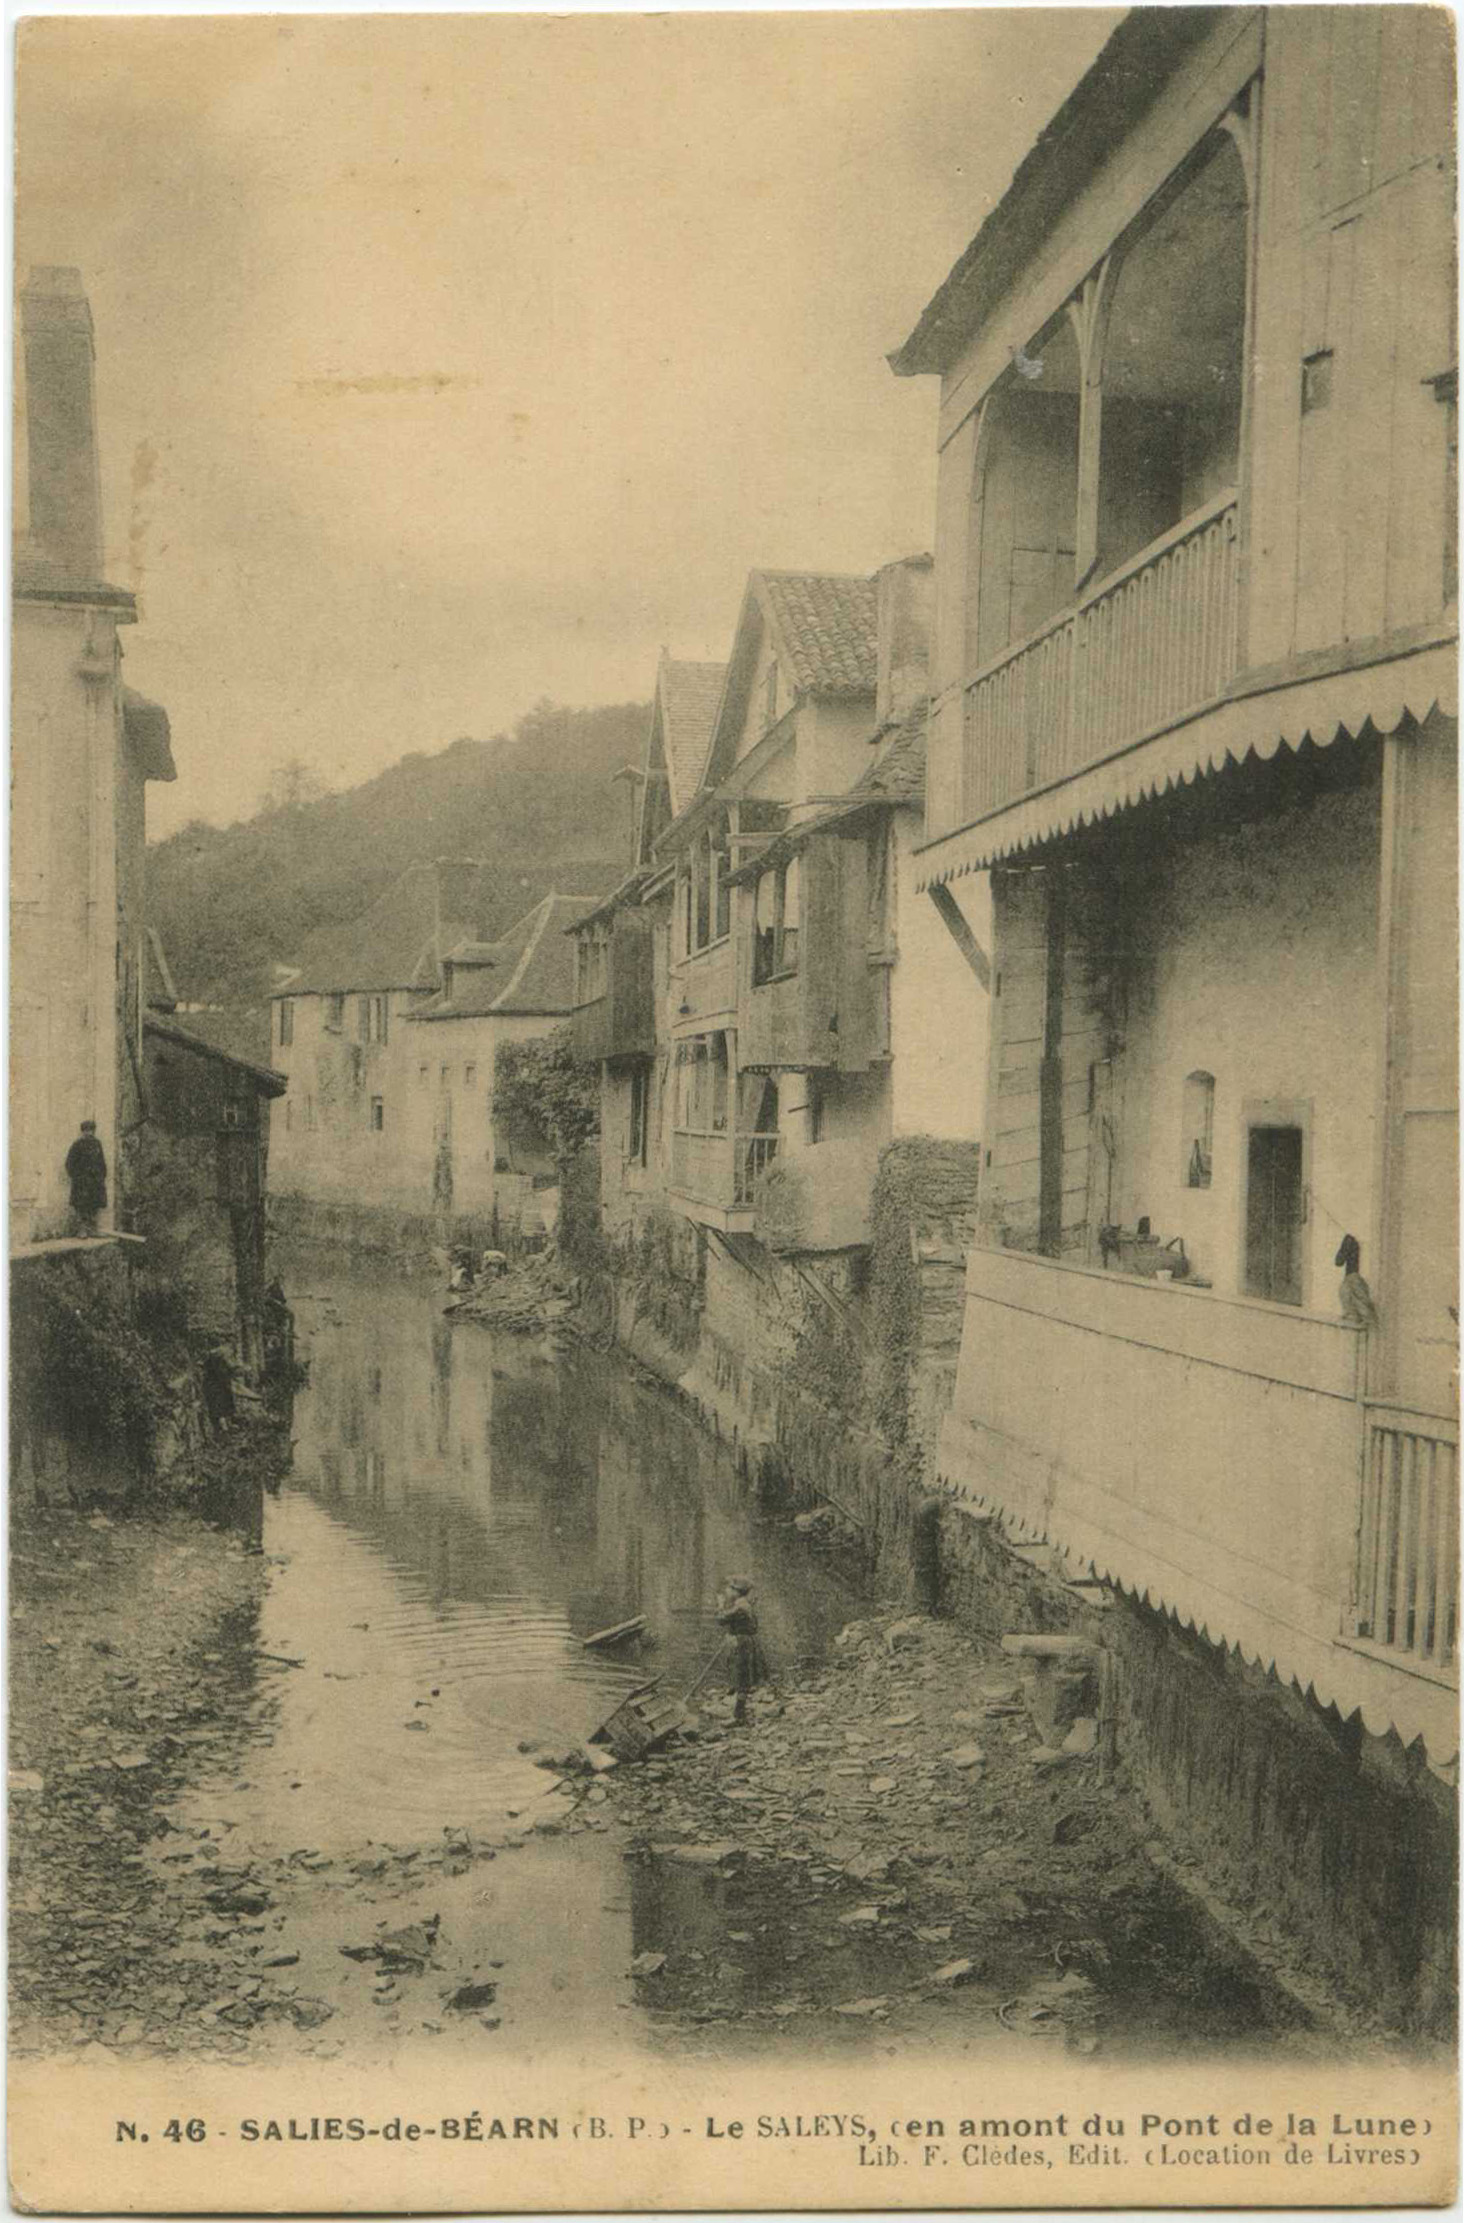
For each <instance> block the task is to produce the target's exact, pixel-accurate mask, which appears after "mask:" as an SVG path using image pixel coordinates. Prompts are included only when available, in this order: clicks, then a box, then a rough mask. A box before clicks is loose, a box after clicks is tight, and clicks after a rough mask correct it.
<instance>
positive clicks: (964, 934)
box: [925, 882, 991, 993]
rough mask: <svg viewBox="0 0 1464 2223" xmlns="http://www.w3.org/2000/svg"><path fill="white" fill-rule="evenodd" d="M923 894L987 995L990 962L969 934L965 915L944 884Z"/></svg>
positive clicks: (970, 933) (972, 935)
mask: <svg viewBox="0 0 1464 2223" xmlns="http://www.w3.org/2000/svg"><path fill="white" fill-rule="evenodd" d="M925 892H926V894H927V895H928V896H929V897H930V900H931V902H932V903H933V904H934V905H935V908H936V910H937V911H938V912H939V914H940V916H941V918H942V919H944V921H945V923H946V926H947V928H948V929H949V931H950V936H951V939H952V941H953V942H954V943H955V945H956V947H957V949H958V950H959V951H960V953H961V955H962V956H963V957H964V958H965V960H966V963H967V964H968V965H969V966H970V968H971V970H972V972H973V973H974V974H975V975H976V978H977V979H978V980H979V981H980V983H981V985H982V987H983V988H985V989H986V990H987V991H988V993H989V992H990V989H991V961H990V959H989V958H988V957H987V954H986V952H985V950H984V949H983V948H982V947H981V944H980V943H979V942H978V941H977V939H976V937H975V935H974V934H973V933H972V932H971V929H970V926H969V925H968V923H967V920H966V914H965V912H964V911H963V910H962V909H961V906H960V904H959V903H958V902H957V901H956V899H955V897H954V896H953V895H952V894H951V891H950V889H949V888H948V887H946V886H945V884H944V882H937V883H936V885H935V886H934V887H930V888H927V889H926V891H925Z"/></svg>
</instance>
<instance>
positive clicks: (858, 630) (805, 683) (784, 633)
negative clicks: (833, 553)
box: [757, 571, 878, 695]
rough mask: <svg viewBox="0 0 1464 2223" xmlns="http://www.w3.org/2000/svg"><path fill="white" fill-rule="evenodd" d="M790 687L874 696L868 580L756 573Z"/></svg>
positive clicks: (873, 626) (873, 638) (872, 618)
mask: <svg viewBox="0 0 1464 2223" xmlns="http://www.w3.org/2000/svg"><path fill="white" fill-rule="evenodd" d="M757 576H758V578H759V580H760V581H761V583H762V589H763V592H764V594H765V596H766V598H767V603H768V608H769V610H770V613H771V615H772V620H773V625H774V628H775V630H776V632H777V635H778V639H779V645H780V647H781V649H782V651H783V654H784V655H785V656H786V658H787V659H788V661H789V663H790V664H791V666H792V670H791V672H790V674H789V676H790V678H791V679H792V681H793V684H794V686H795V687H798V688H805V687H806V688H810V689H812V690H814V691H815V692H817V693H820V694H841V695H866V694H873V692H874V686H875V674H876V665H877V658H878V635H877V625H876V614H875V583H874V581H873V579H857V578H847V577H844V576H843V575H842V574H838V573H831V572H820V571H760V572H759V573H758V574H757Z"/></svg>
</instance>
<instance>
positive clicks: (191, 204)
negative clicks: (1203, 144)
mask: <svg viewBox="0 0 1464 2223" xmlns="http://www.w3.org/2000/svg"><path fill="white" fill-rule="evenodd" d="M1119 12H1120V11H1117V10H1112V9H1103V10H1099V9H1092V10H1076V11H1074V10H1042V9H1037V8H1022V9H999V8H992V9H984V8H974V9H950V10H944V11H933V10H932V11H924V10H918V11H917V10H910V11H901V10H886V11H875V12H869V13H860V14H854V13H849V14H844V13H831V12H820V13H809V14H801V15H800V14H778V15H767V14H760V15H759V14H749V15H730V14H728V15H708V14H694V13H680V14H678V13H671V14H663V15H657V16H650V15H603V14H602V15H592V16H579V17H573V16H570V17H564V16H560V17H553V18H551V17H537V18H536V17H532V16H502V15H492V14H484V15H472V16H463V15H455V16H444V15H438V16H422V15H419V16H409V15H376V16H372V15H353V16H347V15H336V16H318V15H317V16H293V17H291V16H268V17H265V16H233V17H218V16H215V17H210V18H196V17H195V18H189V17H176V16H175V17H156V16H155V17H144V18H132V19H127V18H117V17H112V18H106V17H101V18H98V17H70V18H54V19H49V20H47V19H36V18H31V19H30V20H29V21H27V22H26V23H25V24H24V25H23V26H22V29H21V33H20V49H19V64H18V72H19V75H18V95H17V183H16V240H17V263H18V268H19V271H20V273H21V275H22V277H23V276H24V273H25V272H26V270H27V269H28V268H29V267H30V265H32V264H35V263H61V264H72V265H75V266H76V267H77V268H78V269H79V270H80V271H81V273H82V279H83V283H84V284H85V287H86V290H87V292H88V294H89V296H90V300H91V305H92V313H93V318H94V321H95V327H96V339H97V390H98V413H99V426H100V437H101V442H102V473H103V503H104V512H105V522H106V538H107V557H108V576H109V578H110V580H111V581H112V583H113V584H116V585H119V586H124V587H129V588H131V589H133V590H134V591H135V592H136V594H137V595H138V597H139V602H140V622H139V624H138V625H137V626H136V627H135V628H134V629H131V630H130V631H129V632H128V633H127V634H126V635H125V636H124V639H125V647H126V659H127V678H128V681H129V683H130V684H132V685H133V686H136V687H139V688H141V689H142V691H143V692H144V693H145V694H148V695H150V696H152V697H153V698H154V699H156V700H158V701H160V702H162V703H164V704H165V705H166V707H167V709H168V712H169V714H170V717H171V720H172V726H173V742H174V754H175V756H176V758H177V762H178V769H179V777H178V781H177V784H176V786H173V787H168V788H158V787H154V788H152V789H151V791H150V798H149V831H150V833H152V834H154V835H159V834H166V833H168V832H170V831H172V830H174V829H175V828H176V827H178V826H180V825H182V824H183V823H185V822H186V821H188V820H190V819H195V818H202V819H206V820H209V821H212V822H215V823H221V824H227V823H229V822H231V821H232V820H234V819H237V818H240V817H245V816H248V815H249V814H250V812H251V811H252V810H253V809H254V808H255V806H256V804H257V802H258V800H259V798H260V796H261V794H262V793H263V791H264V790H265V788H266V786H267V784H268V782H269V779H270V776H271V773H272V772H273V771H274V770H275V769H276V768H277V767H279V766H281V765H283V764H286V763H289V762H294V761H301V762H304V763H305V764H307V765H308V766H310V767H311V768H312V770H314V771H315V772H316V773H317V774H318V775H319V776H320V778H321V779H322V780H323V781H324V782H325V783H326V784H327V785H328V786H331V787H339V786H345V785H349V784H351V783H352V782H353V781H356V780H360V779H364V778H368V777H370V776H371V775H372V774H373V773H376V772H379V771H382V770H384V769H385V768H386V767H387V766H388V765H390V764H392V763H394V762H395V761H396V760H397V759H398V758H399V757H401V756H403V755H404V754H406V753H407V752H408V751H411V750H434V749H437V748H441V747H444V746H446V745H447V744H448V743H449V742H451V741H453V740H454V739H456V738H457V737H458V736H459V735H463V734H471V735H475V736H479V737H483V738H486V737H488V736H490V735H492V734H493V733H496V732H499V731H502V730H504V729H505V728H507V727H508V726H510V725H511V724H512V723H513V721H514V720H515V719H516V718H517V717H518V716H520V715H521V714H522V712H523V711H525V710H526V709H528V708H529V707H530V705H531V704H532V703H534V702H535V701H537V700H538V699H540V698H541V697H543V696H549V697H552V698H553V699H554V700H556V701H558V702H564V703H573V704H581V703H583V704H590V703H600V702H620V701H628V700H644V699H646V698H648V696H649V694H650V691H651V687H652V684H653V681H654V675H655V667H656V659H657V656H658V654H659V651H660V649H661V647H662V646H663V645H664V646H666V647H668V648H669V649H670V651H671V653H672V654H673V655H677V656H689V657H706V658H720V657H723V656H725V655H726V654H727V652H728V649H729V646H730V637H731V632H732V628H733V625H734V623H735V620H736V616H737V610H738V605H739V602H740V599H741V592H742V586H743V582H744V580H745V577H746V574H747V572H748V571H749V569H751V568H752V567H753V566H754V565H759V564H761V565H768V566H773V567H784V568H807V569H821V570H830V571H855V572H869V571H873V570H874V569H875V568H876V567H877V566H878V565H880V564H881V563H884V562H887V561H889V560H890V559H891V558H893V557H895V556H899V555H904V554H908V553H911V552H913V551H914V550H916V549H919V548H924V547H928V546H929V545H930V542H931V534H932V529H933V514H934V469H935V445H934V430H935V404H936V382H935V381H934V380H932V379H912V380H905V379H896V378H895V377H894V376H893V374H892V373H891V371H890V370H889V367H888V365H887V363H886V362H885V360H884V358H885V355H886V353H887V351H888V350H889V349H890V348H892V347H895V346H897V345H898V344H899V342H900V341H901V340H902V339H903V338H904V337H905V336H906V334H907V333H908V331H909V330H910V328H911V326H912V325H913V324H914V322H915V320H916V318H917V317H918V315H919V313H920V311H921V309H922V307H923V306H924V304H925V302H926V300H927V299H928V298H929V296H930V294H931V293H933V292H934V290H935V288H936V287H937V286H938V285H939V283H940V281H941V280H942V278H943V277H944V276H945V274H946V272H947V270H948V269H949V268H950V266H951V264H952V263H953V262H954V261H955V259H956V257H957V256H958V255H959V254H960V253H961V252H962V250H963V249H964V247H965V246H966V244H967V242H968V241H969V239H970V238H971V236H972V235H973V233H974V232H975V231H976V229H977V227H978V226H979V224H980V223H981V221H982V219H983V217H984V216H985V215H986V214H987V212H988V210H989V209H990V208H991V206H992V205H993V203H994V202H995V201H996V200H997V199H998V198H999V197H1000V195H1001V193H1002V191H1003V190H1004V188H1005V186H1006V185H1007V183H1008V182H1009V181H1010V178H1011V175H1012V172H1013V170H1014V169H1015V167H1016V165H1017V163H1018V162H1019V161H1020V160H1021V158H1022V156H1023V154H1024V153H1025V152H1026V151H1027V149H1028V147H1029V146H1030V144H1031V142H1032V139H1033V138H1034V136H1035V134H1036V132H1037V131H1038V130H1039V129H1040V127H1041V126H1042V124H1043V123H1044V122H1046V121H1047V119H1048V117H1049V116H1050V115H1051V114H1052V112H1053V110H1054V109H1055V108H1056V107H1057V105H1058V103H1059V102H1060V101H1061V100H1062V99H1063V98H1064V97H1065V95H1066V94H1067V92H1068V91H1069V90H1070V89H1071V87H1072V85H1073V84H1074V83H1075V82H1076V80H1077V78H1078V77H1079V76H1080V74H1081V73H1082V71H1083V70H1084V69H1085V68H1086V67H1087V65H1088V63H1089V62H1090V61H1091V60H1092V58H1093V56H1094V55H1095V54H1096V52H1097V51H1098V48H1099V47H1100V45H1101V44H1102V42H1103V40H1104V38H1106V36H1107V35H1108V33H1109V31H1110V30H1111V29H1112V27H1113V25H1114V23H1115V22H1116V21H1117V20H1118V16H1119Z"/></svg>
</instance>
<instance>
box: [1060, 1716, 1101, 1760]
mask: <svg viewBox="0 0 1464 2223" xmlns="http://www.w3.org/2000/svg"><path fill="white" fill-rule="evenodd" d="M1062 1749H1063V1751H1064V1752H1070V1753H1072V1754H1074V1755H1075V1756H1076V1757H1077V1758H1079V1759H1086V1758H1087V1757H1088V1754H1089V1753H1090V1752H1096V1751H1097V1749H1098V1723H1097V1721H1096V1720H1095V1719H1094V1717H1093V1715H1092V1714H1079V1716H1078V1718H1077V1720H1076V1721H1075V1722H1074V1723H1073V1725H1072V1727H1071V1729H1069V1731H1068V1733H1067V1735H1066V1736H1065V1737H1064V1738H1063V1740H1062Z"/></svg>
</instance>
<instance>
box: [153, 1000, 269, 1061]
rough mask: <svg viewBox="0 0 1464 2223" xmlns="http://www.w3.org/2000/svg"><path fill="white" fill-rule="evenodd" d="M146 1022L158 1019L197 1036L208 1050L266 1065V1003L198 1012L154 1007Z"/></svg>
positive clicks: (222, 1007) (222, 1005)
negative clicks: (220, 1051) (219, 1051)
mask: <svg viewBox="0 0 1464 2223" xmlns="http://www.w3.org/2000/svg"><path fill="white" fill-rule="evenodd" d="M148 1018H149V1019H150V1020H151V1019H161V1020H163V1021H164V1022H165V1023H166V1024H167V1025H168V1026H170V1027H180V1028H181V1029H182V1030H183V1032H184V1033H185V1034H190V1035H197V1036H198V1038H199V1040H200V1041H202V1042H207V1043H208V1044H209V1045H210V1047H211V1048H213V1049H215V1050H222V1051H224V1052H225V1054H226V1055H227V1056H229V1057H232V1058H238V1059H240V1060H241V1061H242V1062H243V1063H244V1064H246V1065H268V1064H269V1057H270V1048H271V1043H270V1031H269V1029H270V1007H269V1005H268V1004H267V1003H249V1004H210V1005H208V1006H207V1007H206V1008H205V1009H203V1010H199V1009H198V1007H197V1006H196V1005H195V1006H194V1007H193V1008H192V1009H187V1010H182V1011H179V1010H176V1009H163V1008H160V1007H159V1006H157V1005H154V1006H153V1008H152V1009H151V1010H150V1011H149V1012H148Z"/></svg>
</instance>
